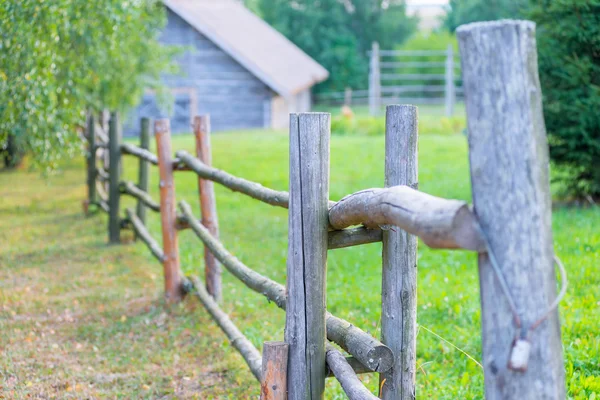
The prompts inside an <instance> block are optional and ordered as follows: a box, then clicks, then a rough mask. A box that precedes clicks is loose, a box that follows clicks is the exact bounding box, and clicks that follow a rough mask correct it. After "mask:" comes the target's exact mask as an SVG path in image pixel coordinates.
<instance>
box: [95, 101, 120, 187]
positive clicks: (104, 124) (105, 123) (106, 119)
mask: <svg viewBox="0 0 600 400" xmlns="http://www.w3.org/2000/svg"><path fill="white" fill-rule="evenodd" d="M98 122H99V125H100V128H101V129H102V131H103V132H104V135H105V136H106V137H108V130H109V129H110V111H108V110H107V109H106V108H105V109H103V110H102V111H101V112H100V115H99V121H98ZM102 168H104V170H105V171H108V169H109V168H110V154H109V151H103V152H102ZM119 172H120V171H119ZM108 187H109V182H108V181H106V182H104V190H105V191H106V192H108Z"/></svg>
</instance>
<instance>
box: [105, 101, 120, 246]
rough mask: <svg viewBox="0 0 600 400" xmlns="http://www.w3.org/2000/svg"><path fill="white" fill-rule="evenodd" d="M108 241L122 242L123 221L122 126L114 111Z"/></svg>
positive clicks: (109, 166)
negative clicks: (121, 211) (120, 185)
mask: <svg viewBox="0 0 600 400" xmlns="http://www.w3.org/2000/svg"><path fill="white" fill-rule="evenodd" d="M108 152H109V163H108V176H109V183H108V207H109V213H108V241H109V243H119V242H120V232H121V221H120V219H119V198H120V195H121V193H120V191H119V180H120V163H121V127H120V125H119V114H118V113H117V112H116V111H114V112H111V113H110V122H109V124H108Z"/></svg>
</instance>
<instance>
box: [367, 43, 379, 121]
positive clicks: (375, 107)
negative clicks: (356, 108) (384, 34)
mask: <svg viewBox="0 0 600 400" xmlns="http://www.w3.org/2000/svg"><path fill="white" fill-rule="evenodd" d="M380 107H381V69H380V65H379V43H377V42H373V44H372V46H371V61H370V63H369V113H370V114H371V115H378V114H379V109H380Z"/></svg>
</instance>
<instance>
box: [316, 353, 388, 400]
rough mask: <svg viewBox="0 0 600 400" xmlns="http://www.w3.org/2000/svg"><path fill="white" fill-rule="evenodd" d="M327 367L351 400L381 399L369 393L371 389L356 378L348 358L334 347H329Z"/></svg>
mask: <svg viewBox="0 0 600 400" xmlns="http://www.w3.org/2000/svg"><path fill="white" fill-rule="evenodd" d="M327 366H328V367H329V369H330V370H331V371H332V372H333V374H334V376H335V377H336V379H337V380H338V381H339V382H340V384H341V385H342V389H344V393H346V396H348V399H350V400H376V399H379V397H377V396H375V395H374V394H373V393H371V392H369V389H367V388H366V387H365V385H363V383H362V382H361V381H360V379H358V376H356V372H354V370H353V369H352V366H351V365H350V364H348V361H347V360H346V357H344V356H343V355H342V353H340V352H339V350H337V349H335V348H334V347H333V346H331V345H328V346H327Z"/></svg>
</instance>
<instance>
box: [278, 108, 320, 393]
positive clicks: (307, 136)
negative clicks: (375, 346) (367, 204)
mask: <svg viewBox="0 0 600 400" xmlns="http://www.w3.org/2000/svg"><path fill="white" fill-rule="evenodd" d="M329 136H330V115H329V114H325V113H306V114H291V115H290V204H289V227H288V232H289V233H288V259H287V290H288V300H287V312H286V324H285V341H286V343H289V345H290V354H289V365H288V392H289V393H288V395H289V398H290V399H291V400H297V399H320V398H322V397H323V391H324V389H325V337H326V331H325V309H326V301H325V298H326V293H325V286H326V285H325V283H326V279H325V278H326V268H327V228H328V221H327V208H328V200H329Z"/></svg>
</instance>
